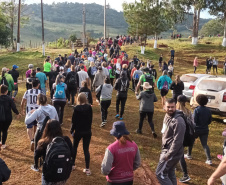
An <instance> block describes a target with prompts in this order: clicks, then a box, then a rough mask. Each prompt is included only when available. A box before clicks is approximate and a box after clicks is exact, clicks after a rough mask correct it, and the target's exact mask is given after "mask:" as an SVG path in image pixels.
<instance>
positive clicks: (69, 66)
mask: <svg viewBox="0 0 226 185" xmlns="http://www.w3.org/2000/svg"><path fill="white" fill-rule="evenodd" d="M71 66H72V65H71V61H70V60H67V63H66V64H65V65H64V72H65V73H66V74H67V73H69V72H71Z"/></svg>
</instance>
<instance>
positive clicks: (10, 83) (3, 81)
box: [0, 67, 14, 97]
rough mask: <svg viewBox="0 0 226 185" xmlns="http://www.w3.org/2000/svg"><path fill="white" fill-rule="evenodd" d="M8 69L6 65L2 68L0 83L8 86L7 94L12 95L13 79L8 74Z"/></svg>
mask: <svg viewBox="0 0 226 185" xmlns="http://www.w3.org/2000/svg"><path fill="white" fill-rule="evenodd" d="M7 71H8V69H7V68H6V67H3V68H2V74H1V76H0V84H3V85H6V86H8V94H7V95H10V97H11V96H12V90H14V80H13V77H12V76H11V75H10V74H8V72H7Z"/></svg>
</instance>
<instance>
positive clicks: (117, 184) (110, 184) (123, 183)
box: [107, 181, 133, 185]
mask: <svg viewBox="0 0 226 185" xmlns="http://www.w3.org/2000/svg"><path fill="white" fill-rule="evenodd" d="M107 185H133V181H129V182H122V183H113V182H107Z"/></svg>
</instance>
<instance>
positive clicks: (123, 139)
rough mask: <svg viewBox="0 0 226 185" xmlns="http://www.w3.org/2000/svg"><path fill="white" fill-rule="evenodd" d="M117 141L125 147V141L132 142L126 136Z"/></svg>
mask: <svg viewBox="0 0 226 185" xmlns="http://www.w3.org/2000/svg"><path fill="white" fill-rule="evenodd" d="M118 140H119V142H120V143H121V144H122V145H125V144H126V141H130V142H131V143H132V142H133V141H132V140H131V139H130V137H129V136H128V135H124V136H122V137H120V138H119V139H118Z"/></svg>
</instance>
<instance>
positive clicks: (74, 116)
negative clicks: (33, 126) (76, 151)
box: [70, 110, 76, 134]
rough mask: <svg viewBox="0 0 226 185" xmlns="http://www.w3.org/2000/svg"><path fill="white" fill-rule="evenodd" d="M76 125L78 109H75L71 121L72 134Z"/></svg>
mask: <svg viewBox="0 0 226 185" xmlns="http://www.w3.org/2000/svg"><path fill="white" fill-rule="evenodd" d="M75 125H76V111H75V110H74V112H73V116H72V122H71V131H70V133H71V134H72V133H74V131H75Z"/></svg>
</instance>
